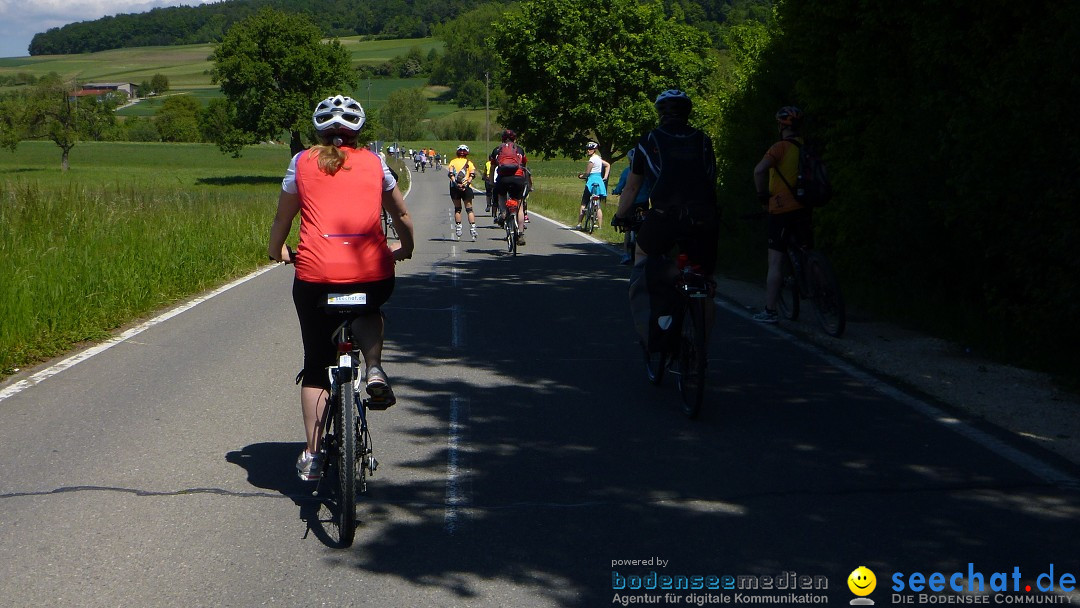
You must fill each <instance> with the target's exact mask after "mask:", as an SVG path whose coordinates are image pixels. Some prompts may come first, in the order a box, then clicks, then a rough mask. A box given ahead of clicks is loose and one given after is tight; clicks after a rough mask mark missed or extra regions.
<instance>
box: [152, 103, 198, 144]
mask: <svg viewBox="0 0 1080 608" xmlns="http://www.w3.org/2000/svg"><path fill="white" fill-rule="evenodd" d="M201 110H202V107H201V106H200V105H199V102H198V101H197V100H196V99H195V98H193V97H191V96H190V95H173V96H171V97H168V98H167V99H166V100H165V101H164V102H162V104H161V108H160V109H159V110H158V111H157V113H156V114H155V117H156V120H155V123H156V124H157V130H158V132H159V133H160V134H161V140H162V141H200V140H201V139H202V133H201V132H200V130H199V112H200V111H201Z"/></svg>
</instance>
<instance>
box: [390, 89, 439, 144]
mask: <svg viewBox="0 0 1080 608" xmlns="http://www.w3.org/2000/svg"><path fill="white" fill-rule="evenodd" d="M427 109H428V102H427V99H425V98H424V93H423V91H422V90H421V89H398V90H396V91H394V92H392V93H390V96H389V97H388V98H387V100H386V105H385V106H383V107H382V110H380V112H379V123H380V124H381V125H382V127H383V128H384V129H385V130H386V133H387V134H388V135H389V138H390V139H393V140H403V139H405V140H408V139H419V138H420V136H421V135H422V130H421V129H420V120H421V119H422V118H423V117H424V115H425V114H427Z"/></svg>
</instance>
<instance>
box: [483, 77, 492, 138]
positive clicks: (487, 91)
mask: <svg viewBox="0 0 1080 608" xmlns="http://www.w3.org/2000/svg"><path fill="white" fill-rule="evenodd" d="M490 79H491V74H490V73H489V72H484V147H488V146H490V145H491V82H490Z"/></svg>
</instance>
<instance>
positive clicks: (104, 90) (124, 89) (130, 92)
mask: <svg viewBox="0 0 1080 608" xmlns="http://www.w3.org/2000/svg"><path fill="white" fill-rule="evenodd" d="M138 86H139V85H137V84H135V83H134V82H88V83H86V84H84V85H82V89H81V90H79V91H76V92H75V96H76V97H98V98H100V97H103V96H105V95H107V94H109V93H112V92H114V91H116V92H120V93H123V94H125V95H127V97H128V99H132V98H134V97H135V90H136V89H137V88H138Z"/></svg>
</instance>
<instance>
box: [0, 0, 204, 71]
mask: <svg viewBox="0 0 1080 608" xmlns="http://www.w3.org/2000/svg"><path fill="white" fill-rule="evenodd" d="M205 3H206V2H205V0H0V57H25V56H27V55H29V54H30V53H29V52H28V51H27V50H26V49H27V47H29V46H30V40H31V39H32V38H33V37H34V34H38V33H41V32H44V31H45V30H48V29H49V28H51V27H60V26H62V25H65V24H68V23H74V22H76V21H92V20H94V19H97V18H99V17H104V16H106V15H117V14H120V13H144V12H146V11H149V10H150V9H152V8H158V7H161V6H177V5H179V4H184V5H187V6H196V5H199V4H205Z"/></svg>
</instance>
